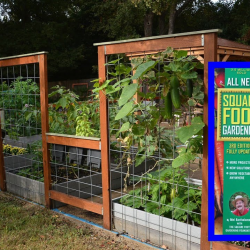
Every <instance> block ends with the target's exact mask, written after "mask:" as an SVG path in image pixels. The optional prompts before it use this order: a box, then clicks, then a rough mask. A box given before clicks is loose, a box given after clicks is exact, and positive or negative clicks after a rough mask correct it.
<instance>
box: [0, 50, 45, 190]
mask: <svg viewBox="0 0 250 250" xmlns="http://www.w3.org/2000/svg"><path fill="white" fill-rule="evenodd" d="M32 63H38V64H39V75H40V88H41V91H44V89H43V86H46V85H48V81H47V52H45V51H43V52H37V53H31V54H25V55H18V56H10V57H4V58H0V67H9V66H19V65H25V64H32ZM42 89H43V90H42ZM42 99H43V98H42V95H40V100H41V103H43V100H42ZM44 108H45V106H44V105H43V107H41V109H43V110H44ZM45 129H46V128H45V127H42V134H44V133H45ZM43 137H44V136H43ZM43 139H44V138H43ZM0 142H1V143H0V188H1V190H2V191H6V176H5V168H4V157H3V144H2V130H1V126H0ZM43 146H44V144H43ZM43 150H44V148H43ZM44 181H45V182H44V184H45V183H46V181H47V180H44Z"/></svg>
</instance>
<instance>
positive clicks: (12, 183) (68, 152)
mask: <svg viewBox="0 0 250 250" xmlns="http://www.w3.org/2000/svg"><path fill="white" fill-rule="evenodd" d="M0 70H1V87H2V89H1V108H2V109H3V110H4V112H2V113H4V116H2V117H1V118H2V121H1V125H2V131H3V133H2V134H3V135H4V132H6V133H7V135H5V136H3V137H4V138H2V139H3V140H4V144H5V145H4V147H3V145H2V143H1V144H0V151H1V158H0V188H1V190H3V191H4V190H8V191H10V192H13V193H15V194H17V195H20V196H23V197H25V198H28V199H31V200H33V201H36V202H38V203H41V204H45V205H46V206H47V207H48V208H52V207H53V206H58V205H61V203H64V204H69V205H73V206H75V207H79V208H83V209H86V210H89V211H92V212H94V213H97V214H101V215H103V221H104V227H105V228H107V229H110V202H109V200H110V199H109V183H108V181H109V175H108V160H107V159H108V157H107V155H108V152H107V150H108V146H107V143H108V140H107V133H106V132H105V129H107V125H106V121H105V117H106V109H105V106H103V105H100V114H101V116H102V117H104V119H101V133H102V140H100V139H98V138H83V137H78V136H69V135H65V134H63V135H62V134H55V133H49V120H48V119H49V112H53V111H55V112H57V114H58V113H64V112H65V110H61V109H60V108H59V109H57V108H55V107H54V106H53V105H49V104H48V82H47V54H46V53H45V52H41V53H35V54H27V55H21V56H13V57H8V58H1V59H0ZM25 84H26V85H27V86H28V85H29V87H27V86H26V88H25V87H24V86H25ZM39 85H40V90H39V87H38V86H39ZM31 86H32V87H31ZM23 89H24V90H23ZM23 91H24V92H23ZM4 117H5V118H4ZM4 119H5V120H4ZM30 138H31V139H30ZM41 140H42V144H41ZM85 149H88V151H87V150H85ZM101 149H102V150H101ZM91 150H94V153H91ZM100 150H101V151H100ZM3 151H4V153H5V156H4V157H3V154H2V152H3ZM14 151H18V152H17V155H14V156H13V154H14ZM95 151H97V153H99V152H101V157H100V155H99V154H97V155H96V154H95ZM84 156H85V158H88V159H87V160H88V166H89V167H88V168H87V169H86V168H85V169H83V168H82V164H81V162H82V157H84ZM96 163H97V164H96ZM93 165H94V166H93ZM100 165H101V166H102V174H101V173H100ZM98 168H99V169H98ZM101 194H102V196H101ZM95 197H98V198H99V199H98V200H99V202H94V201H93V200H94V198H95ZM86 198H89V199H86ZM100 200H101V202H100ZM52 201H54V202H52ZM102 201H103V202H102Z"/></svg>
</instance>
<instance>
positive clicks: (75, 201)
mask: <svg viewBox="0 0 250 250" xmlns="http://www.w3.org/2000/svg"><path fill="white" fill-rule="evenodd" d="M49 196H50V199H53V200H56V201H60V202H63V203H66V204H68V205H72V206H74V207H79V208H82V209H86V210H88V211H91V212H93V213H96V214H101V215H102V214H103V212H102V211H103V209H102V207H103V206H102V204H100V203H95V202H92V201H89V200H84V199H81V198H77V197H75V196H72V195H67V194H64V193H61V192H57V191H54V190H50V191H49Z"/></svg>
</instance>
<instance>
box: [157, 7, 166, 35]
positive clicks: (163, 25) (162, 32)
mask: <svg viewBox="0 0 250 250" xmlns="http://www.w3.org/2000/svg"><path fill="white" fill-rule="evenodd" d="M166 16H167V11H163V12H162V13H161V15H160V16H159V19H158V22H159V35H165V34H167V25H166Z"/></svg>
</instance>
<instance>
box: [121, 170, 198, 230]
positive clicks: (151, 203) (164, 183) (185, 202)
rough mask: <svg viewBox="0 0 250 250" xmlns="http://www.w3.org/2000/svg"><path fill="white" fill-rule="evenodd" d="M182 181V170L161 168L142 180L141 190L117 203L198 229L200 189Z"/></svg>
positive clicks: (131, 192)
mask: <svg viewBox="0 0 250 250" xmlns="http://www.w3.org/2000/svg"><path fill="white" fill-rule="evenodd" d="M185 178H187V174H186V172H185V170H184V169H181V168H176V169H175V171H173V169H172V167H171V166H163V167H162V168H161V169H160V170H157V171H154V172H152V173H147V174H146V176H144V177H143V178H141V179H140V181H141V185H142V187H140V188H135V189H134V190H132V191H130V192H129V193H128V195H125V196H123V197H122V198H121V199H120V202H121V203H122V204H124V205H126V206H129V207H133V208H138V209H142V210H145V211H146V212H149V213H153V214H156V215H161V216H164V217H168V218H171V219H176V220H179V221H182V222H189V223H192V221H193V222H195V223H196V224H198V225H200V222H201V221H200V220H201V218H200V211H201V188H200V187H197V186H194V185H188V183H187V181H186V179H185ZM143 183H147V184H146V185H143Z"/></svg>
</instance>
